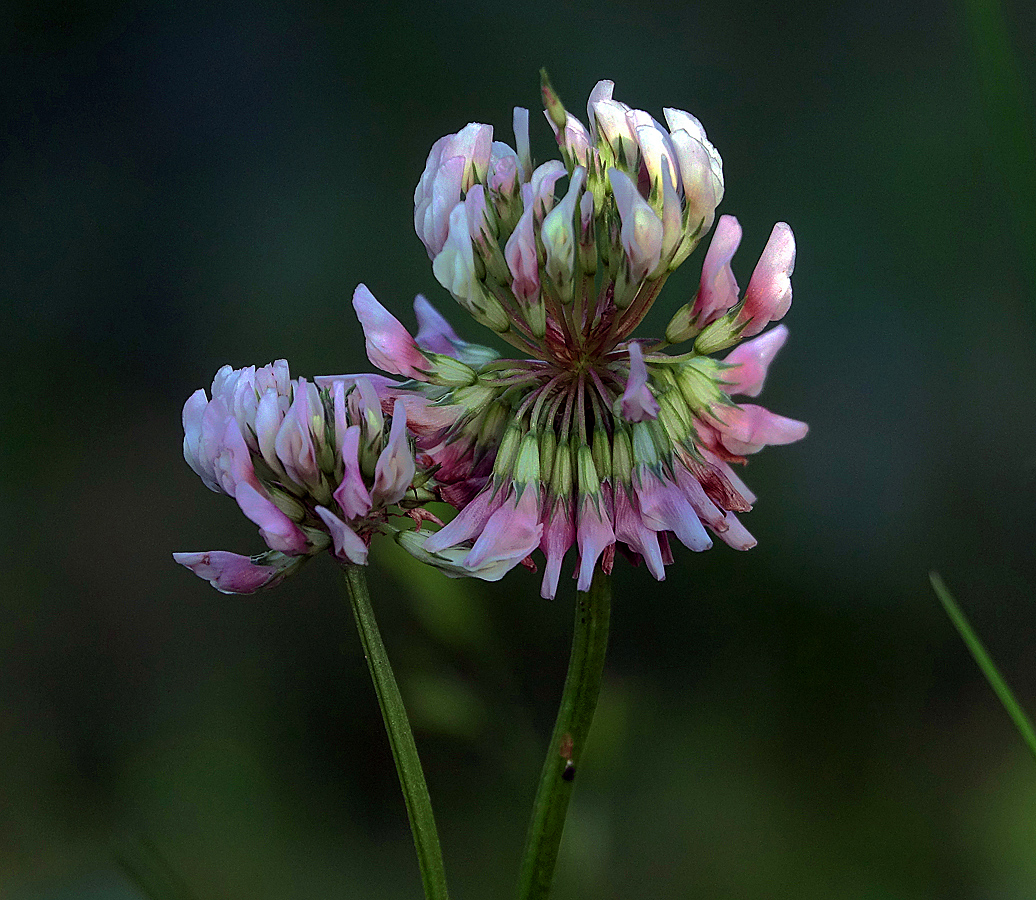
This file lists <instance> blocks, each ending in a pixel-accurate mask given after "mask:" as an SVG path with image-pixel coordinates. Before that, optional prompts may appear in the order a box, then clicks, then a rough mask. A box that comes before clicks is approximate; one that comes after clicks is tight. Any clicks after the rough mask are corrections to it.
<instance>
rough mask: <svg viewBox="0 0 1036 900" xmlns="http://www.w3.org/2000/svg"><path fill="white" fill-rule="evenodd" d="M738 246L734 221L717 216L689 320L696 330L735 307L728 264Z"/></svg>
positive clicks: (733, 281)
mask: <svg viewBox="0 0 1036 900" xmlns="http://www.w3.org/2000/svg"><path fill="white" fill-rule="evenodd" d="M740 243H741V226H740V225H739V224H738V221H737V219H735V218H734V217H733V216H720V219H719V223H718V224H717V225H716V230H715V232H713V235H712V241H711V242H710V244H709V250H708V252H707V253H706V254H705V262H704V263H703V264H702V267H701V284H700V286H699V287H698V295H697V296H696V297H695V298H694V309H693V310H692V317H693V318H694V319H695V320H696V322H697V324H698V327H699V328H704V327H705V326H706V325H708V324H709V323H710V322H713V321H714V320H716V319H718V318H719V317H720V316H722V315H724V314H725V313H726V311H727V310H728V309H730V307H732V306H733V305H734V304H735V303H737V292H738V287H737V280H736V279H735V278H734V273H733V271H732V270H731V268H730V261H731V260H732V259H733V258H734V253H735V252H737V247H738V244H740Z"/></svg>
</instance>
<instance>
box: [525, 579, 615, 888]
mask: <svg viewBox="0 0 1036 900" xmlns="http://www.w3.org/2000/svg"><path fill="white" fill-rule="evenodd" d="M610 613H611V579H610V577H609V576H608V575H605V574H604V573H603V572H602V571H601V570H600V569H597V571H595V572H594V578H593V582H592V583H591V584H590V590H589V591H586V592H585V593H582V592H580V593H578V594H577V595H576V616H575V625H574V627H573V634H572V656H571V658H570V659H569V662H568V675H567V676H566V678H565V689H564V691H563V692H562V695H561V707H560V709H558V718H557V721H556V722H555V724H554V733H553V734H552V735H551V738H550V746H549V747H548V748H547V758H546V760H545V761H544V763H543V772H542V773H541V774H540V786H539V788H538V789H537V791H536V800H535V802H534V803H533V808H532V820H531V821H530V822H529V833H528V835H527V837H526V839H525V855H524V856H523V858H522V869H521V875H520V876H519V880H518V898H519V900H545V898H547V897H549V896H550V886H551V883H552V882H553V880H554V866H555V864H556V863H557V859H558V848H559V847H560V846H561V835H562V832H563V831H564V828H565V815H566V814H567V812H568V802H569V799H570V798H571V796H572V788H573V786H574V781H575V777H576V773H577V772H578V771H579V760H580V757H581V756H582V754H583V748H584V747H585V746H586V739H587V735H589V733H590V724H591V723H592V722H593V718H594V710H596V709H597V697H598V695H599V694H600V692H601V676H602V674H603V672H604V657H605V652H606V651H607V649H608V618H609V615H610Z"/></svg>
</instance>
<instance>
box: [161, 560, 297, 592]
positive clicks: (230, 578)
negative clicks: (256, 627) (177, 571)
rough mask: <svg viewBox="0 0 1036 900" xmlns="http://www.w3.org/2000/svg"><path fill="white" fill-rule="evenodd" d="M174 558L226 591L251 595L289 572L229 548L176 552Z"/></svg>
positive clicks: (215, 586)
mask: <svg viewBox="0 0 1036 900" xmlns="http://www.w3.org/2000/svg"><path fill="white" fill-rule="evenodd" d="M173 559H174V560H175V561H176V562H178V563H179V564H180V565H181V566H186V567H187V568H188V569H190V570H191V571H192V572H193V573H194V574H195V575H197V576H198V577H199V578H204V579H205V580H206V581H207V582H208V583H209V584H211V585H212V586H213V587H214V588H215V589H216V590H217V591H219V592H220V593H223V594H251V593H254V592H255V591H257V590H259V589H260V588H264V587H272V586H273V585H275V584H277V583H278V582H279V581H281V579H283V578H284V575H285V574H286V572H285V567H284V566H265V565H259V564H257V563H254V562H252V559H251V557H248V556H242V555H240V554H239V553H228V552H227V551H226V550H208V551H206V552H204V553H174V554H173Z"/></svg>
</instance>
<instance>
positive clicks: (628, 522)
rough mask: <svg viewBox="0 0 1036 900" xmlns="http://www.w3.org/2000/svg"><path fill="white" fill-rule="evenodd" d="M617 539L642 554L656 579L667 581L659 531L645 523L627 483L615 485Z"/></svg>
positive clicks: (645, 563)
mask: <svg viewBox="0 0 1036 900" xmlns="http://www.w3.org/2000/svg"><path fill="white" fill-rule="evenodd" d="M614 496H615V540H616V541H622V542H623V543H625V544H628V545H629V546H630V547H632V548H633V549H634V550H636V551H637V553H639V554H640V555H641V557H642V558H643V560H644V565H646V566H647V569H648V571H649V572H650V573H651V574H652V575H653V576H654V577H655V580H656V581H665V566H664V565H663V564H662V550H661V548H660V547H659V545H658V533H657V532H656V531H655V530H654V529H651V528H648V527H647V525H645V524H644V520H643V518H642V517H641V514H640V512H639V510H637V509H636V508H635V507H634V502H633V500H632V498H631V497H630V496H629V491H628V490H627V487H626V486H625V485H621V484H620V485H616V487H615V493H614Z"/></svg>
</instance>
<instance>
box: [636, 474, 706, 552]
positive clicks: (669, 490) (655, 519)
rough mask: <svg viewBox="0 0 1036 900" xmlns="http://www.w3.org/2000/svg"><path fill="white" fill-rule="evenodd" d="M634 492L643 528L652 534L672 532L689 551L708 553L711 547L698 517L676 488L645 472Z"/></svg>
mask: <svg viewBox="0 0 1036 900" xmlns="http://www.w3.org/2000/svg"><path fill="white" fill-rule="evenodd" d="M634 491H635V493H636V496H637V505H638V506H639V507H640V512H641V517H642V518H643V520H644V524H645V525H647V527H648V528H650V529H651V530H652V531H672V532H673V533H674V534H675V535H676V536H677V537H678V538H679V539H680V542H681V543H682V544H683V545H684V546H685V547H687V549H688V550H694V551H701V550H708V549H709V547H711V546H712V541H711V540H710V539H709V536H708V534H707V533H706V532H705V529H704V527H702V524H701V522H700V521H699V519H698V514H697V513H696V512H695V511H694V509H693V508H692V507H691V505H690V503H688V502H687V499H686V498H685V497H684V496H683V493H682V492H681V491H680V489H679V487H678V486H677V485H675V484H673V483H671V482H669V481H662V480H660V479H659V478H658V477H657V476H655V475H654V474H651V473H650V472H644V473H642V476H641V479H640V482H639V484H636V483H635V484H634Z"/></svg>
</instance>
